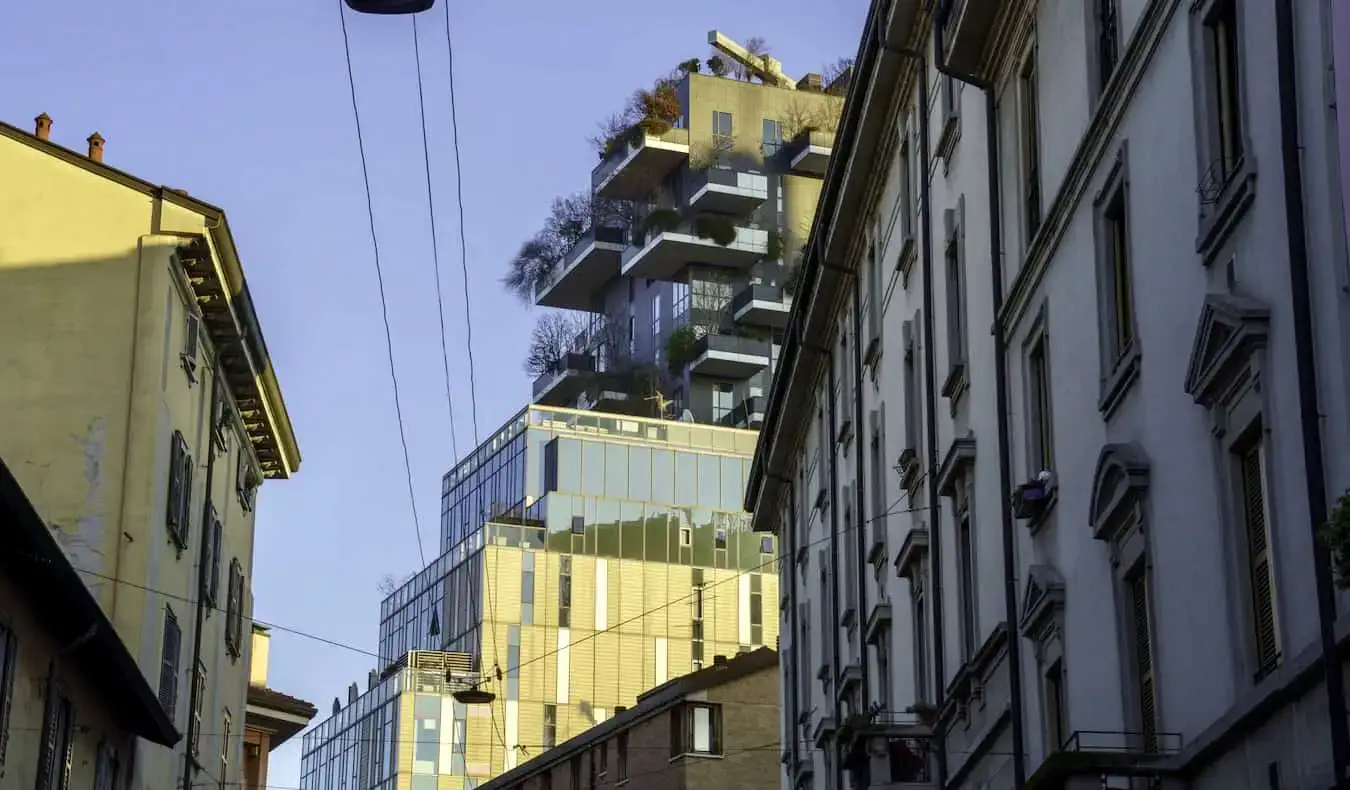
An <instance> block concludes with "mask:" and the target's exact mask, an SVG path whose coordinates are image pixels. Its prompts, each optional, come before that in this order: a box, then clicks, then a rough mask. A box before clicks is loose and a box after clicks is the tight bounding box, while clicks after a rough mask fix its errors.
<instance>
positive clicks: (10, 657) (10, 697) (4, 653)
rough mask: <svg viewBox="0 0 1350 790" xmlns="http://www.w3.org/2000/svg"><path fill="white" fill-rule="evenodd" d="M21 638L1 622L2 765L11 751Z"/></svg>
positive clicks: (0, 755) (0, 727)
mask: <svg viewBox="0 0 1350 790" xmlns="http://www.w3.org/2000/svg"><path fill="white" fill-rule="evenodd" d="M18 658H19V638H18V636H17V635H16V634H15V633H14V629H12V628H10V627H9V626H8V625H6V624H5V623H3V622H0V765H4V764H5V753H6V752H7V751H8V749H9V712H10V710H11V709H12V708H13V707H14V678H15V677H16V676H17V675H18V671H19V665H18Z"/></svg>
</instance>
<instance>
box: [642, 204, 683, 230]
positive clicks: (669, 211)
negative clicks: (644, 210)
mask: <svg viewBox="0 0 1350 790" xmlns="http://www.w3.org/2000/svg"><path fill="white" fill-rule="evenodd" d="M682 219H683V218H682V217H681V216H680V212H678V211H676V210H675V209H673V208H658V209H654V210H653V211H652V212H651V213H650V214H648V215H647V218H646V219H644V220H643V221H642V232H643V233H644V234H649V233H653V232H655V233H669V232H670V231H673V230H675V229H676V228H678V227H680V222H681V221H682Z"/></svg>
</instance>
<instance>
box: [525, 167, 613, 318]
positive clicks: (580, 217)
mask: <svg viewBox="0 0 1350 790" xmlns="http://www.w3.org/2000/svg"><path fill="white" fill-rule="evenodd" d="M632 221H633V206H632V205H631V204H629V203H624V202H621V201H616V200H606V199H605V198H597V197H593V196H592V195H591V193H590V192H589V191H587V192H577V193H574V194H571V195H568V196H566V197H561V198H554V200H553V205H552V207H551V208H550V209H549V215H548V218H547V219H545V220H544V227H543V228H541V229H540V230H539V232H538V233H536V234H534V236H533V237H532V238H530V239H529V240H528V241H526V242H525V243H524V244H522V245H521V246H520V251H519V252H517V253H516V255H515V257H514V258H512V259H511V262H510V263H509V264H508V265H507V270H506V275H505V276H504V277H502V284H504V285H505V286H506V290H508V291H510V292H511V293H513V294H515V295H516V296H518V297H519V298H520V300H521V301H523V302H525V303H526V304H533V303H534V293H535V289H536V288H538V287H539V286H540V285H541V284H543V283H546V282H548V281H549V280H550V278H552V277H553V275H554V273H555V272H556V271H557V268H558V264H559V263H561V262H562V259H563V258H565V257H566V256H567V253H568V251H569V250H571V249H572V246H573V245H575V244H576V243H577V242H578V241H580V240H581V239H582V238H583V237H585V236H586V234H588V233H590V232H591V230H592V228H595V227H615V228H626V227H628V226H629V225H630V224H632Z"/></svg>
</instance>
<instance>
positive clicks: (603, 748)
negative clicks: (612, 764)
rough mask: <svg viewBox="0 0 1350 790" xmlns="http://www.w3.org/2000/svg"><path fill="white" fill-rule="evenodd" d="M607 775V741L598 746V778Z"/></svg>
mask: <svg viewBox="0 0 1350 790" xmlns="http://www.w3.org/2000/svg"><path fill="white" fill-rule="evenodd" d="M608 774H609V741H605V742H603V743H601V744H600V778H602V779H603V778H604V777H605V776H606V775H608Z"/></svg>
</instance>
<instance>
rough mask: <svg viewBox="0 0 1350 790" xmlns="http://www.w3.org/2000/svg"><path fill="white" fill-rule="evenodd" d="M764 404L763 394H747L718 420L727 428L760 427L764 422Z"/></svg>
mask: <svg viewBox="0 0 1350 790" xmlns="http://www.w3.org/2000/svg"><path fill="white" fill-rule="evenodd" d="M764 406H765V399H764V397H763V396H760V395H750V396H747V397H745V398H743V399H741V402H740V403H738V404H737V405H736V408H734V409H732V410H731V411H729V412H727V413H726V414H725V415H723V416H722V418H721V419H720V420H718V421H717V422H718V424H719V425H723V426H725V427H727V428H751V429H754V428H759V427H760V426H761V425H763V423H764Z"/></svg>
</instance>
